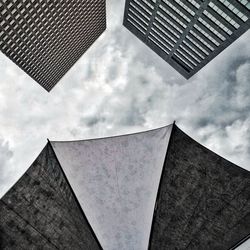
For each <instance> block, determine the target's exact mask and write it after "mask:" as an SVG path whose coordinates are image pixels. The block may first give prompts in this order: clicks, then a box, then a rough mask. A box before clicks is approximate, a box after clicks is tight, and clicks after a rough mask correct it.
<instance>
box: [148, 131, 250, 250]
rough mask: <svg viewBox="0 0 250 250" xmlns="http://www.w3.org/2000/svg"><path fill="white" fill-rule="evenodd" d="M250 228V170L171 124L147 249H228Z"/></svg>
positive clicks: (249, 230) (246, 233)
mask: <svg viewBox="0 0 250 250" xmlns="http://www.w3.org/2000/svg"><path fill="white" fill-rule="evenodd" d="M249 232H250V173H249V172H248V171H247V170H244V169H242V168H240V167H238V166H236V165H234V164H232V163H230V162H228V161H227V160H225V159H223V158H222V157H220V156H218V155H216V154H215V153H213V152H211V151H209V150H208V149H206V148H205V147H203V146H201V145H200V144H199V143H197V142H196V141H194V140H193V139H191V138H190V137H189V136H187V135H186V134H184V133H183V132H182V131H181V130H180V129H178V128H177V127H176V126H174V128H173V131H172V134H171V139H170V144H169V147H168V153H167V158H166V161H165V164H164V169H163V173H162V178H161V183H160V188H159V193H158V199H157V209H156V211H155V214H154V219H153V225H152V233H151V241H150V248H149V249H150V250H165V249H188V250H189V249H190V250H199V249H203V250H223V249H225V250H226V249H229V248H230V247H233V246H234V245H236V244H237V243H238V242H239V241H241V240H242V239H243V238H244V237H246V236H247V235H248V234H249Z"/></svg>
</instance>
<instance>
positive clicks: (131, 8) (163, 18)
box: [123, 0, 250, 79]
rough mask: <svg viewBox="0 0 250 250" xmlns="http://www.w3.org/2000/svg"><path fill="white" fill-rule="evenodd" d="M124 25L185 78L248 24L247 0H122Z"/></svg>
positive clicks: (248, 10)
mask: <svg viewBox="0 0 250 250" xmlns="http://www.w3.org/2000/svg"><path fill="white" fill-rule="evenodd" d="M123 23H124V26H125V27H126V28H127V29H128V30H130V31H131V32H132V33H133V34H134V35H135V36H137V37H138V38H139V39H140V40H141V41H142V42H144V43H145V44H146V45H147V46H148V47H150V48H151V49H152V50H153V51H154V52H156V53H157V54H158V55H159V56H160V57H161V58H162V59H163V60H165V61H166V62H168V63H169V64H170V65H171V66H172V67H174V68H175V69H176V70H177V71H178V72H179V73H181V74H182V75H183V76H184V77H185V78H186V79H188V78H190V77H191V76H193V75H194V74H195V73H197V72H198V71H199V70H200V69H201V68H203V67H204V66H205V65H206V64H207V63H208V62H210V61H211V60H212V59H213V58H214V57H216V56H217V55H218V54H219V53H220V52H221V51H223V50H224V49H225V48H226V47H228V46H229V45H230V44H231V43H232V42H234V41H235V40H236V39H237V38H239V37H240V36H241V35H242V34H243V33H244V32H246V31H247V30H248V29H249V27H250V2H249V1H248V0H232V1H231V0H187V1H181V0H126V5H125V14H124V22H123Z"/></svg>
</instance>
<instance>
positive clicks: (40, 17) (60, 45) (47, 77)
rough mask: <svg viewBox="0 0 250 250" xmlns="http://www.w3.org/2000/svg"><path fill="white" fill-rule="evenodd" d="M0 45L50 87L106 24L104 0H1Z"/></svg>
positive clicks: (35, 78) (18, 63)
mask: <svg viewBox="0 0 250 250" xmlns="http://www.w3.org/2000/svg"><path fill="white" fill-rule="evenodd" d="M0 14H1V19H0V49H1V51H2V52H3V53H4V54H5V55H6V56H7V57H9V58H10V59H11V60H12V61H13V62H14V63H16V64H17V65H18V66H19V67H20V68H22V69H23V70H24V71H25V72H26V73H27V74H28V75H30V76H31V77H32V78H33V79H34V80H36V81H37V82H38V83H39V84H40V85H41V86H43V87H44V88H45V89H46V90H47V91H50V90H51V89H52V88H53V87H54V86H55V85H56V83H57V82H58V81H59V80H60V79H61V77H62V76H63V75H64V74H65V73H66V72H67V71H68V70H69V69H70V68H71V67H72V65H73V64H74V63H75V62H76V61H77V60H78V59H79V58H80V57H81V56H82V54H83V53H84V52H85V51H86V50H87V49H88V48H89V47H90V46H91V44H93V42H94V41H95V40H96V39H97V38H98V37H99V36H100V34H101V33H102V32H103V31H104V30H105V28H106V13H105V0H85V1H81V0H75V1H70V0H65V1H46V0H40V1H34V0H23V1H14V0H3V1H1V2H0Z"/></svg>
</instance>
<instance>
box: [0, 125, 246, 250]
mask: <svg viewBox="0 0 250 250" xmlns="http://www.w3.org/2000/svg"><path fill="white" fill-rule="evenodd" d="M66 176H67V177H66ZM73 190H74V191H73ZM83 211H84V212H83ZM249 211H250V173H249V171H247V170H244V169H242V168H240V167H238V166H236V165H234V164H232V163H230V162H228V161H227V160H225V159H223V158H222V157H220V156H218V155H217V154H215V153H213V152H212V151H210V150H208V149H206V148H205V147H203V146H202V145H200V144H199V143H197V142H196V141H194V140H193V139H191V138H190V137H189V136H187V135H186V134H185V133H183V132H182V131H181V130H180V129H179V128H178V127H177V126H176V125H169V126H166V127H163V128H159V129H155V130H151V131H146V132H141V133H136V134H130V135H123V136H116V137H109V138H102V139H94V140H83V141H71V142H49V143H48V144H47V145H46V147H45V148H44V149H43V151H42V152H41V154H40V155H39V156H38V158H37V159H36V161H35V162H34V163H33V164H32V165H31V167H30V168H29V169H28V171H27V172H26V173H25V174H24V175H23V176H22V177H21V178H20V180H19V181H18V182H17V183H16V184H15V185H14V186H13V187H12V188H11V189H10V191H9V192H7V194H6V195H5V196H4V197H3V198H2V199H1V200H0V215H1V216H0V248H1V249H10V248H11V249H30V248H43V249H57V248H62V247H63V248H66V249H76V250H78V249H91V250H92V249H93V250H96V249H97V250H99V249H105V250H113V249H121V250H123V249H126V250H130V249H131V250H135V249H136V250H145V249H147V248H148V249H150V250H156V249H157V250H165V249H204V250H216V249H220V250H223V249H225V250H227V249H234V248H235V247H236V246H237V245H240V244H241V243H242V242H244V241H245V240H246V239H247V237H248V233H249V232H250V212H249ZM85 215H86V216H85ZM99 241H100V243H99ZM245 245H246V246H247V244H245ZM242 246H243V247H244V245H242ZM243 247H242V248H239V249H244V250H245V248H243ZM246 249H247V248H246Z"/></svg>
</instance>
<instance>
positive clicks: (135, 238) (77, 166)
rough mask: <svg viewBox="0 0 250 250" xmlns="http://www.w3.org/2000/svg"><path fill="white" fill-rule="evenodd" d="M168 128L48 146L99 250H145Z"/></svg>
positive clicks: (169, 132)
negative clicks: (94, 234) (77, 202)
mask: <svg viewBox="0 0 250 250" xmlns="http://www.w3.org/2000/svg"><path fill="white" fill-rule="evenodd" d="M171 129H172V126H167V127H164V128H160V129H156V130H152V131H147V132H144V133H137V134H131V135H125V136H117V137H113V138H104V139H97V140H88V141H74V142H52V143H51V144H52V146H53V148H54V150H55V153H56V155H57V157H58V160H59V162H60V164H61V166H62V168H63V169H64V171H65V173H66V175H67V177H68V179H69V182H70V183H71V185H72V188H73V189H74V191H75V193H76V196H77V197H78V200H79V202H80V204H81V206H82V208H83V210H84V212H85V213H86V216H87V218H88V219H89V221H90V224H91V225H92V227H93V229H94V231H95V233H96V235H97V237H98V239H99V240H100V243H101V245H102V246H103V248H104V249H109V250H113V249H114V250H117V249H119V250H123V249H124V250H127V249H136V250H143V249H147V246H148V240H149V234H150V227H151V222H152V217H153V211H154V203H155V198H156V193H157V188H158V184H159V179H160V175H161V171H162V166H163V163H164V159H165V155H166V149H167V146H168V141H169V137H170V134H171Z"/></svg>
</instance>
